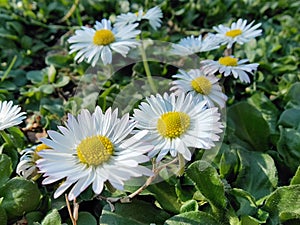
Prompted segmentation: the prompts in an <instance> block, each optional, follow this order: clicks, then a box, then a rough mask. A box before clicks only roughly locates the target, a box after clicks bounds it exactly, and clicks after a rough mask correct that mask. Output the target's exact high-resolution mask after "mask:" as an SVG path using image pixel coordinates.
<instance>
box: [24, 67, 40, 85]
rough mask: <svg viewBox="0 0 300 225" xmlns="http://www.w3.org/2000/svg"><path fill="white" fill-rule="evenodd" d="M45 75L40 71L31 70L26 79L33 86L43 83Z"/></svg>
mask: <svg viewBox="0 0 300 225" xmlns="http://www.w3.org/2000/svg"><path fill="white" fill-rule="evenodd" d="M43 77H44V75H43V73H42V71H40V70H31V71H29V72H27V73H26V78H27V79H28V80H30V81H31V82H32V83H33V84H38V83H40V82H42V81H43V79H44V78H43Z"/></svg>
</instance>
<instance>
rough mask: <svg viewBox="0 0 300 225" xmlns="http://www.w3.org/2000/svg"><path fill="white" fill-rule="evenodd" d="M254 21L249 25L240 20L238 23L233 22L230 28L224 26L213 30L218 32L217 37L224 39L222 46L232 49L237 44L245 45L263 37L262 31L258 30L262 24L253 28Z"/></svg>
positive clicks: (245, 21)
mask: <svg viewBox="0 0 300 225" xmlns="http://www.w3.org/2000/svg"><path fill="white" fill-rule="evenodd" d="M253 23H254V21H252V22H251V23H250V24H248V25H247V20H243V19H238V21H237V22H233V23H232V24H231V26H230V27H226V26H224V25H218V26H214V27H213V29H214V30H215V31H216V32H218V33H217V34H216V35H217V36H218V37H220V38H223V39H224V41H223V42H222V45H224V44H227V48H231V47H232V45H233V44H234V43H235V42H237V43H238V44H244V43H246V42H248V41H249V40H251V39H252V38H255V37H257V36H260V35H261V32H262V30H261V29H259V30H257V28H258V27H260V25H261V23H258V24H256V25H254V26H252V25H253Z"/></svg>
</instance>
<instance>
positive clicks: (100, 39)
mask: <svg viewBox="0 0 300 225" xmlns="http://www.w3.org/2000/svg"><path fill="white" fill-rule="evenodd" d="M114 41H115V36H114V33H113V32H112V31H111V30H106V29H102V30H97V31H96V32H95V34H94V38H93V42H94V44H95V45H109V44H110V43H112V42H114Z"/></svg>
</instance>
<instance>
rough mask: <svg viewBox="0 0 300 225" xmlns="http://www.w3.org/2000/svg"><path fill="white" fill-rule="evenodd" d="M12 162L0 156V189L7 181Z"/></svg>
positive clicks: (4, 156) (6, 157)
mask: <svg viewBox="0 0 300 225" xmlns="http://www.w3.org/2000/svg"><path fill="white" fill-rule="evenodd" d="M12 171H13V169H12V162H11V159H10V158H9V157H8V156H7V155H5V154H1V155H0V187H1V186H2V185H3V184H4V183H5V182H6V181H8V179H9V177H10V175H11V173H12Z"/></svg>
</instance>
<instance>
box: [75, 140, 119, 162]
mask: <svg viewBox="0 0 300 225" xmlns="http://www.w3.org/2000/svg"><path fill="white" fill-rule="evenodd" d="M76 150H77V156H78V158H79V160H80V162H82V163H85V164H87V165H89V166H98V165H100V164H101V163H103V162H106V161H107V160H109V158H110V156H111V155H112V154H113V153H114V146H113V144H112V143H111V141H110V140H109V139H108V138H107V137H105V136H101V135H97V136H96V135H95V136H92V137H87V138H86V139H84V140H82V141H81V142H80V144H79V145H78V146H77V148H76Z"/></svg>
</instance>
